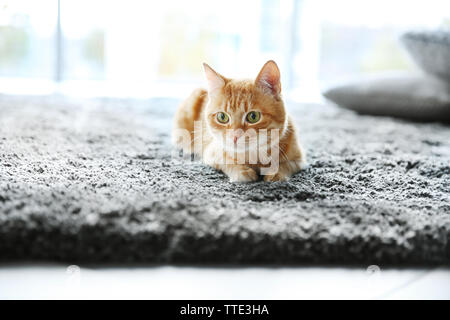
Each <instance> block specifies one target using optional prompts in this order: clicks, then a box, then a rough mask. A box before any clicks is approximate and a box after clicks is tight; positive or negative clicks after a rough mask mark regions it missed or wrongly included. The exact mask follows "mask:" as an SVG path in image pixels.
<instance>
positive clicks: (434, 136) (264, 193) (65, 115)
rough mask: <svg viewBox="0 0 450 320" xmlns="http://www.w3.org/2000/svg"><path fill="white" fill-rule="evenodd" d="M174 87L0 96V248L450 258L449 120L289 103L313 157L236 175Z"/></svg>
mask: <svg viewBox="0 0 450 320" xmlns="http://www.w3.org/2000/svg"><path fill="white" fill-rule="evenodd" d="M177 103H178V101H176V100H171V99H152V100H128V99H123V100H120V99H94V100H76V99H68V98H63V97H57V96H52V97H21V96H0V259H1V260H23V259H26V260H52V261H65V262H73V263H75V262H95V263H97V262H120V263H129V262H144V263H195V264H202V263H230V264H240V263H245V264H247V263H265V264H297V263H327V264H328V263H332V264H360V263H364V264H381V263H384V264H407V265H423V264H436V263H441V264H448V263H449V261H450V246H449V241H450V127H448V126H445V125H442V124H434V123H432V124H424V123H420V124H419V123H413V122H407V121H402V120H396V119H392V118H383V117H372V116H362V115H357V114H355V113H353V112H352V111H349V110H343V109H339V108H336V107H334V106H328V105H295V104H288V109H289V111H290V113H291V114H292V116H293V117H294V119H295V121H296V123H297V125H298V128H299V131H300V138H301V141H302V143H303V145H304V146H305V149H306V150H307V152H308V156H309V164H310V166H309V168H308V169H307V170H305V171H303V172H301V173H299V174H297V175H295V176H294V177H293V178H292V179H291V180H290V181H288V182H276V183H264V182H256V183H251V184H233V183H230V182H228V180H227V177H226V176H225V175H224V174H222V173H220V172H217V171H215V170H214V169H212V168H210V167H208V166H205V165H203V164H202V163H200V162H198V161H191V160H190V159H180V158H179V157H175V156H174V155H175V153H174V152H173V151H172V149H171V146H170V129H171V122H172V121H171V120H172V115H173V112H174V111H175V108H176V106H177Z"/></svg>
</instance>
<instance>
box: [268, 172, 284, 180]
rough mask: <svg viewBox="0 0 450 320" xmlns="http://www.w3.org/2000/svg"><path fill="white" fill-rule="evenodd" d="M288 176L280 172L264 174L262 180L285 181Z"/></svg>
mask: <svg viewBox="0 0 450 320" xmlns="http://www.w3.org/2000/svg"><path fill="white" fill-rule="evenodd" d="M288 179H289V176H288V175H286V174H282V173H279V172H277V173H275V174H268V175H265V176H264V181H266V182H275V181H287V180H288Z"/></svg>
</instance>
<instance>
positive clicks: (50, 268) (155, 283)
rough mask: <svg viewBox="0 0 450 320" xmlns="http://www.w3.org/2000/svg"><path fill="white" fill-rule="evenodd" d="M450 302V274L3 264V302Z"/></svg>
mask: <svg viewBox="0 0 450 320" xmlns="http://www.w3.org/2000/svg"><path fill="white" fill-rule="evenodd" d="M80 298H81V299H450V268H449V267H437V268H429V269H427V268H421V269H383V268H380V267H379V266H375V265H373V266H368V267H366V268H353V267H352V268H344V267H343V268H337V267H245V268H242V267H184V266H158V267H147V266H133V267H131V266H130V267H124V266H108V267H105V266H102V267H95V266H76V265H71V266H67V265H61V264H40V265H38V264H0V299H80Z"/></svg>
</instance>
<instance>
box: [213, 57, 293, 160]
mask: <svg viewBox="0 0 450 320" xmlns="http://www.w3.org/2000/svg"><path fill="white" fill-rule="evenodd" d="M204 69H205V76H206V80H207V83H208V97H209V102H208V105H207V107H206V112H205V117H206V123H207V127H208V129H209V131H210V133H211V135H212V136H213V137H214V138H215V139H216V140H217V142H219V143H222V144H223V147H224V148H225V149H227V150H229V151H232V150H236V151H244V150H246V149H247V148H254V147H255V146H256V145H257V141H258V137H260V142H261V141H262V140H263V139H262V138H263V137H262V135H263V134H265V132H267V131H268V132H270V131H271V130H272V129H278V131H279V134H280V135H281V134H282V132H283V131H284V130H285V127H286V122H287V121H286V117H287V116H286V112H285V109H284V104H283V100H282V99H281V83H280V71H279V69H278V66H277V64H276V63H275V62H274V61H272V60H270V61H268V62H266V64H265V65H264V66H263V67H262V69H261V71H260V72H259V74H258V76H257V77H256V79H255V80H232V79H228V78H225V77H224V76H222V75H220V74H219V73H217V72H216V71H214V70H213V69H212V68H211V67H210V66H208V65H207V64H204ZM264 129H267V131H264ZM269 135H270V133H269ZM245 141H247V144H246V143H245ZM260 146H261V143H260Z"/></svg>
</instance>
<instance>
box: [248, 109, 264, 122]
mask: <svg viewBox="0 0 450 320" xmlns="http://www.w3.org/2000/svg"><path fill="white" fill-rule="evenodd" d="M246 119H247V121H248V122H250V123H257V122H258V121H259V119H261V112H258V111H250V112H249V113H247V117H246Z"/></svg>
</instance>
